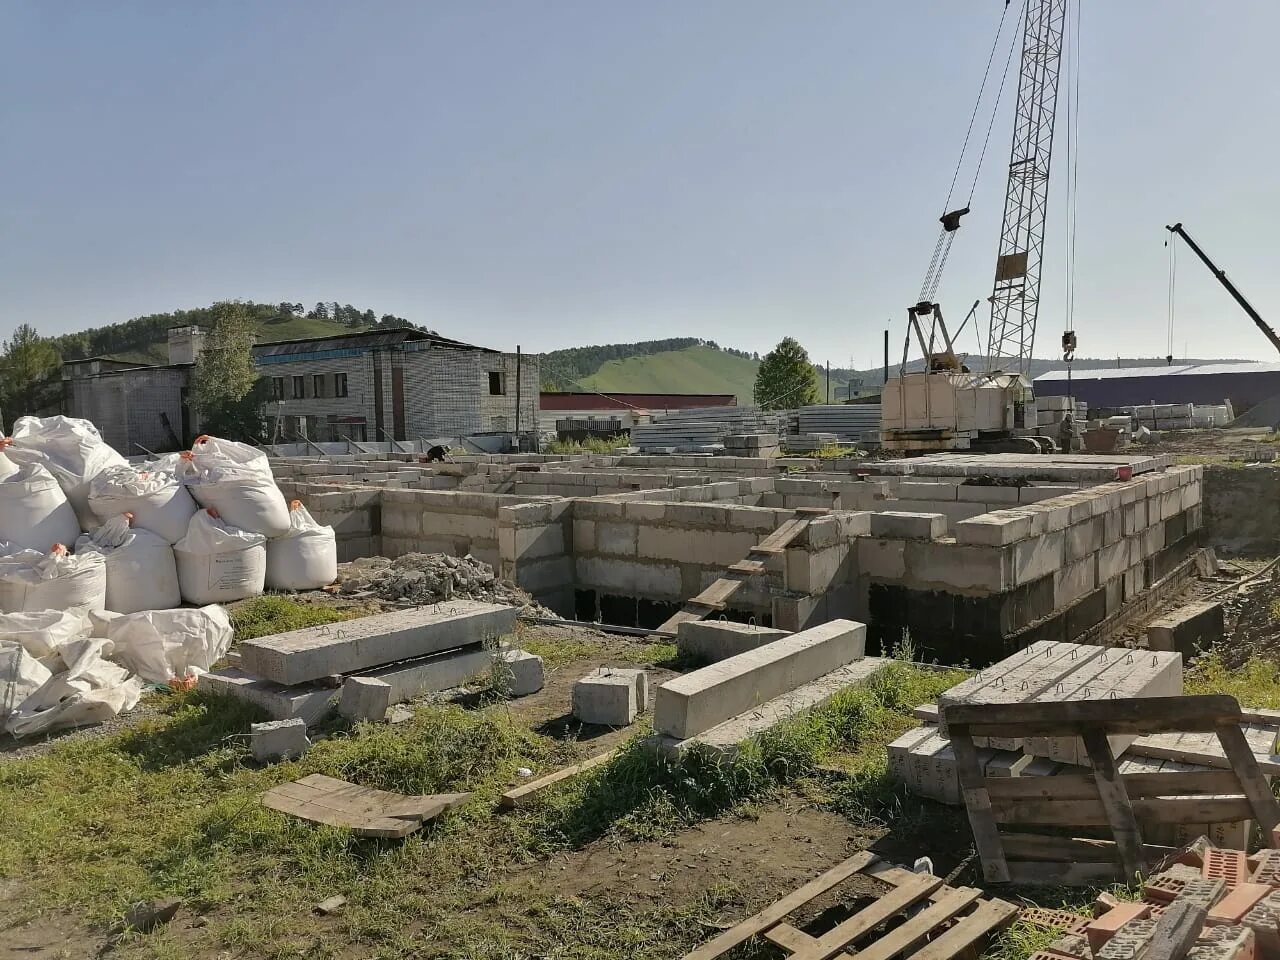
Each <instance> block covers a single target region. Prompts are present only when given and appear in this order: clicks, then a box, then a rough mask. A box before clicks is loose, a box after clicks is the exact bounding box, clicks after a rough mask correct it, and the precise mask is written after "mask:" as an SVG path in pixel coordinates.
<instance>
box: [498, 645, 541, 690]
mask: <svg viewBox="0 0 1280 960" xmlns="http://www.w3.org/2000/svg"><path fill="white" fill-rule="evenodd" d="M496 659H497V661H498V662H499V663H500V664H501V665H502V668H503V671H504V673H505V675H506V687H507V689H506V693H507V695H508V696H512V697H527V696H528V695H529V694H531V693H537V692H538V691H539V690H541V689H542V684H543V674H542V658H541V657H539V656H537V655H536V654H532V653H529V652H528V651H527V650H503V651H501V652H500V653H499V654H498V656H497V658H496Z"/></svg>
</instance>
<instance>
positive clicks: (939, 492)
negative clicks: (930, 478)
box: [898, 480, 967, 500]
mask: <svg viewBox="0 0 1280 960" xmlns="http://www.w3.org/2000/svg"><path fill="white" fill-rule="evenodd" d="M957 489H958V487H957V485H956V484H954V483H914V482H912V481H910V480H904V481H903V482H902V483H900V484H898V499H899V500H955V499H957V496H956V490H957ZM966 499H967V498H966Z"/></svg>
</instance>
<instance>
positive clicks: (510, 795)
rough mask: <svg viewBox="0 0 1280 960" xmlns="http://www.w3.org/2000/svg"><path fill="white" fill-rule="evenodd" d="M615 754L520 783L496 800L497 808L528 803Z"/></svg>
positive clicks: (610, 753) (599, 755) (592, 759)
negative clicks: (544, 791) (550, 788)
mask: <svg viewBox="0 0 1280 960" xmlns="http://www.w3.org/2000/svg"><path fill="white" fill-rule="evenodd" d="M617 753H618V751H617V750H616V749H614V750H609V751H607V752H605V753H601V754H598V755H597V756H594V757H591V758H590V759H588V760H583V761H582V762H581V763H575V764H574V765H573V766H570V767H565V768H564V769H563V770H557V771H556V772H555V773H548V774H547V775H546V776H544V777H539V778H538V779H537V780H530V781H529V782H528V783H522V784H521V785H520V786H518V787H512V788H511V789H510V790H508V791H506V792H505V793H504V794H502V796H500V797H499V798H498V806H500V807H506V808H508V809H510V808H511V807H518V806H521V805H522V804H526V803H529V802H531V801H532V800H533V799H534V797H536V796H537V795H538V794H539V793H541V792H542V791H543V790H546V789H547V788H548V787H553V786H555V785H556V784H557V783H563V782H564V781H565V780H568V779H570V778H571V777H576V776H577V775H578V774H580V773H586V771H588V770H591V769H593V768H595V767H598V766H601V765H602V764H605V763H608V762H609V761H610V760H612V759H613V758H614V756H615V755H617Z"/></svg>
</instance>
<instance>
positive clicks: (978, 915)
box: [684, 851, 1018, 960]
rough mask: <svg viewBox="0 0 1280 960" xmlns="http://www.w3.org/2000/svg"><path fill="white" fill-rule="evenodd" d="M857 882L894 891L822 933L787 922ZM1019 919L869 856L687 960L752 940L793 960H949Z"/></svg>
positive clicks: (709, 958) (999, 905)
mask: <svg viewBox="0 0 1280 960" xmlns="http://www.w3.org/2000/svg"><path fill="white" fill-rule="evenodd" d="M857 875H861V876H863V877H871V878H874V879H876V880H880V881H882V882H884V883H886V884H888V885H889V887H890V889H889V891H888V892H887V893H885V894H884V895H882V896H880V897H879V898H878V899H876V900H874V901H873V902H872V903H870V904H869V905H867V906H866V907H864V908H863V909H861V910H859V911H858V912H857V913H855V914H853V915H852V916H851V917H849V918H848V919H847V920H844V921H842V922H840V923H838V924H837V925H836V926H834V927H832V928H831V929H830V930H827V931H825V932H823V933H819V934H811V933H806V932H804V931H802V930H800V929H799V928H797V927H795V926H793V925H792V924H790V923H788V922H787V919H786V918H787V916H788V915H789V914H791V913H793V912H795V911H796V910H799V909H800V908H801V907H803V906H805V905H806V904H808V903H810V902H811V901H813V900H815V899H817V898H818V897H820V896H822V895H823V894H824V893H827V892H829V891H830V890H832V889H834V888H835V887H837V886H839V885H840V884H841V883H844V882H845V881H846V880H849V879H850V878H851V877H854V876H857ZM1017 914H1018V908H1017V907H1015V906H1014V905H1013V904H1011V903H1006V902H1005V901H1003V900H991V899H986V898H985V897H984V896H983V893H982V891H981V890H975V889H973V888H971V887H950V886H948V885H947V884H945V883H944V882H943V881H942V878H941V877H935V876H933V875H931V874H927V873H912V872H911V871H910V870H904V869H902V868H901V867H896V866H894V865H892V864H888V863H882V862H880V861H878V860H877V858H876V856H875V854H873V853H868V852H865V851H864V852H862V853H857V854H854V855H853V856H852V857H850V858H849V859H848V860H846V861H844V862H843V863H841V864H837V865H836V866H834V867H832V868H831V869H830V870H828V871H827V872H826V873H824V874H822V876H820V877H817V878H816V879H814V880H811V881H809V882H808V883H806V884H805V885H804V886H802V887H801V888H800V889H798V890H795V891H793V892H792V893H789V894H787V895H786V896H785V897H783V898H782V899H781V900H778V901H776V902H774V903H772V904H770V905H769V906H768V907H765V908H764V909H763V910H761V911H760V912H759V913H757V914H755V915H754V916H751V917H748V918H747V919H746V920H743V921H742V922H741V923H739V924H738V925H737V926H735V927H733V928H731V929H729V930H726V931H725V932H724V933H722V934H720V936H718V937H716V938H715V939H714V940H711V941H710V942H708V943H704V944H703V945H702V946H700V947H698V948H697V949H696V950H693V951H692V952H691V953H689V954H686V956H685V958H684V960H713V958H715V957H720V956H723V955H724V954H725V953H727V952H729V951H730V950H733V949H734V948H735V947H737V946H739V945H741V944H743V943H745V942H746V941H748V940H750V939H751V938H752V937H763V938H764V939H765V940H768V941H769V942H770V943H772V944H773V945H774V946H777V947H780V948H781V949H782V950H783V952H784V953H785V954H786V955H787V956H788V957H790V958H791V960H827V958H829V957H838V958H841V960H850V958H851V955H853V956H856V957H857V958H858V960H893V958H894V957H901V958H902V960H951V958H953V957H957V956H961V955H964V956H968V955H969V952H970V951H971V950H972V949H974V948H977V947H980V946H981V945H982V943H983V942H984V941H985V940H986V938H987V937H988V936H989V935H990V934H992V933H994V932H995V931H997V930H999V929H1001V928H1003V927H1005V926H1007V925H1009V924H1010V923H1012V922H1013V919H1014V917H1016V916H1017Z"/></svg>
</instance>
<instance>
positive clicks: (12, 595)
mask: <svg viewBox="0 0 1280 960" xmlns="http://www.w3.org/2000/svg"><path fill="white" fill-rule="evenodd" d="M106 602H107V563H106V560H105V559H104V558H103V556H102V554H100V553H88V554H85V555H84V556H73V555H72V554H70V553H68V552H67V548H66V547H64V546H63V545H62V544H60V543H59V544H57V545H55V546H54V548H53V550H52V551H50V552H49V553H48V554H40V553H39V552H37V551H35V550H23V551H22V552H20V553H15V554H12V555H10V556H8V557H0V613H14V612H17V611H20V610H76V611H79V612H82V613H87V612H88V611H90V610H101V609H102V608H103V606H104V605H105V604H106Z"/></svg>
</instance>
